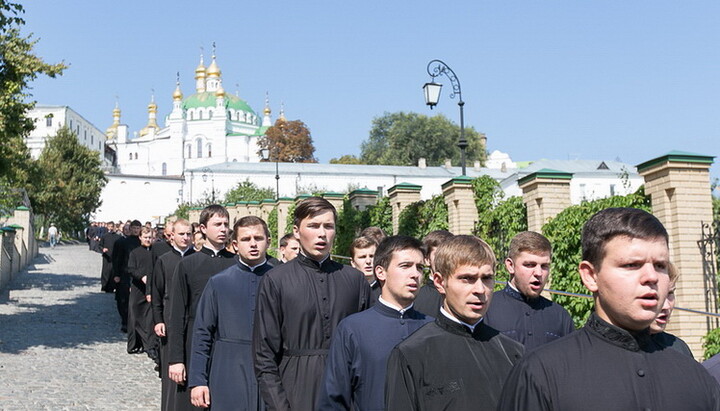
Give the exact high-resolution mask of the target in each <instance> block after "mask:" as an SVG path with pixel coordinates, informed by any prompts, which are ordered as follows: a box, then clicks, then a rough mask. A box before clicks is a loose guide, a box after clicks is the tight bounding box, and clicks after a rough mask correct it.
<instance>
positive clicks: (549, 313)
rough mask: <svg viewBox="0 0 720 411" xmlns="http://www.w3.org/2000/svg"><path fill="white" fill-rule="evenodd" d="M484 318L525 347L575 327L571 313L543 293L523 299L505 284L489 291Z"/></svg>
mask: <svg viewBox="0 0 720 411" xmlns="http://www.w3.org/2000/svg"><path fill="white" fill-rule="evenodd" d="M485 321H486V322H487V325H489V326H491V327H493V328H495V329H496V330H498V331H500V332H501V333H503V334H505V335H507V336H508V337H510V338H512V339H513V340H515V341H518V342H520V343H521V344H522V345H524V346H525V350H527V351H530V350H532V349H535V348H537V347H539V346H541V345H543V344H547V343H549V342H551V341H555V340H557V339H558V338H560V337H563V336H565V335H567V334H570V333H571V332H573V331H575V326H574V325H573V320H572V317H570V314H568V312H567V311H566V310H565V309H564V308H563V307H562V306H560V305H559V304H556V303H554V302H552V301H550V300H548V299H547V298H545V297H543V296H540V297H538V298H535V299H532V300H530V299H526V298H525V297H523V295H522V294H520V293H519V292H518V291H517V290H515V289H513V288H512V287H510V286H509V285H506V286H505V288H504V289H502V290H499V291H495V293H493V298H492V303H491V304H490V308H489V309H488V311H487V313H486V314H485Z"/></svg>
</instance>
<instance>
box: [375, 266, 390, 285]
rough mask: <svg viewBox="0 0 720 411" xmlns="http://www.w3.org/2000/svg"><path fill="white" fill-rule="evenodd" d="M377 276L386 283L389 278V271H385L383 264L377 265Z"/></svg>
mask: <svg viewBox="0 0 720 411" xmlns="http://www.w3.org/2000/svg"><path fill="white" fill-rule="evenodd" d="M375 278H377V279H378V281H382V282H383V283H385V281H386V280H387V271H385V268H383V266H381V265H377V266H375Z"/></svg>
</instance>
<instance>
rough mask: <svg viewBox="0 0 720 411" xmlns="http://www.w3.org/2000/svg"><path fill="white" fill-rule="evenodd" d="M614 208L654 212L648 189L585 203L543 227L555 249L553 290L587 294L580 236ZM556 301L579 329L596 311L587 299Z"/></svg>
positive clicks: (571, 208) (557, 296) (559, 215)
mask: <svg viewBox="0 0 720 411" xmlns="http://www.w3.org/2000/svg"><path fill="white" fill-rule="evenodd" d="M610 207H632V208H639V209H643V210H645V211H648V212H650V198H649V197H648V196H646V195H645V191H644V187H640V189H639V190H638V191H637V192H636V193H634V194H629V195H627V196H614V197H609V198H603V199H600V200H594V201H585V202H583V203H581V204H579V205H574V206H570V207H568V208H566V209H565V210H563V211H562V212H561V213H560V214H558V215H557V216H555V218H553V219H552V220H550V221H549V222H548V223H547V224H545V225H544V226H543V234H544V235H545V236H546V237H547V238H548V239H549V240H550V243H551V244H552V246H553V256H552V270H551V278H552V288H553V289H556V290H562V291H568V292H571V293H580V294H587V293H588V290H587V289H586V288H585V286H583V284H582V281H581V280H580V274H579V273H578V269H577V267H578V264H579V263H580V261H581V253H582V249H581V243H580V236H581V233H582V228H583V225H584V224H585V222H586V221H587V220H588V219H589V218H590V217H591V216H592V215H593V214H595V213H597V212H598V211H600V210H603V209H606V208H610ZM553 300H554V301H555V302H557V303H559V304H560V305H562V306H563V307H565V309H566V310H568V311H569V312H570V315H571V316H572V317H573V321H574V322H575V326H576V327H580V326H582V325H583V324H584V323H585V320H586V319H587V317H588V315H590V312H591V311H592V308H593V300H592V299H587V298H578V297H570V296H563V295H556V296H555V297H554V298H553Z"/></svg>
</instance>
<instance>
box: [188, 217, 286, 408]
mask: <svg viewBox="0 0 720 411" xmlns="http://www.w3.org/2000/svg"><path fill="white" fill-rule="evenodd" d="M233 232H234V233H235V238H234V239H233V245H234V248H235V249H236V250H237V252H238V256H239V259H238V260H237V263H236V264H235V265H233V266H231V267H229V268H227V269H226V270H224V271H222V272H220V273H219V274H217V275H215V276H213V277H212V278H210V279H209V280H208V283H207V286H206V287H205V290H204V291H203V293H202V296H201V297H200V301H199V302H198V308H197V316H196V319H195V327H194V329H193V339H192V344H193V345H192V358H191V360H190V376H189V378H188V386H189V387H191V389H192V391H191V399H192V403H193V405H195V406H196V407H203V408H207V407H210V406H211V405H212V407H214V408H215V409H218V410H230V409H237V410H263V409H264V406H263V402H262V399H261V398H260V393H259V391H258V386H257V380H256V379H255V374H254V372H253V365H252V328H253V317H254V316H253V314H254V311H255V296H256V295H257V288H258V285H259V284H260V281H261V279H262V278H263V275H264V274H265V273H266V272H267V271H269V270H270V269H271V268H272V266H271V265H270V264H269V263H268V260H267V258H266V252H267V249H268V246H269V245H270V242H269V241H270V230H268V227H267V224H265V221H263V220H262V219H260V218H258V217H255V216H245V217H242V218H241V219H239V220H238V221H237V222H236V223H235V225H234V226H233Z"/></svg>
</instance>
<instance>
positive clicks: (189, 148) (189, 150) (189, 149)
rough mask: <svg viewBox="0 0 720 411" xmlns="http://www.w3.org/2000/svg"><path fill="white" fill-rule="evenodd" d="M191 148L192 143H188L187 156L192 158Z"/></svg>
mask: <svg viewBox="0 0 720 411" xmlns="http://www.w3.org/2000/svg"><path fill="white" fill-rule="evenodd" d="M191 150H192V146H190V144H188V145H187V158H192V156H191V155H190V152H191Z"/></svg>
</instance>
